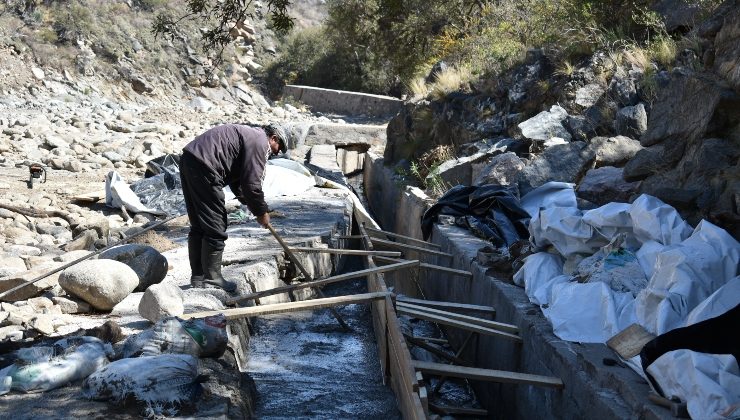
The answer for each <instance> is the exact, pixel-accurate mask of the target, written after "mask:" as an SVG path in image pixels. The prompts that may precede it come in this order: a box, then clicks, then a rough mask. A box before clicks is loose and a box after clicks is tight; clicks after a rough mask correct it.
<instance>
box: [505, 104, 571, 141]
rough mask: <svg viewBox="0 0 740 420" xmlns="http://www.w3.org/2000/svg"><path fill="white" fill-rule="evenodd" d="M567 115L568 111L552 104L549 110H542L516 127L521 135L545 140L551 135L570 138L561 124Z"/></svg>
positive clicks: (550, 137) (551, 136) (566, 139)
mask: <svg viewBox="0 0 740 420" xmlns="http://www.w3.org/2000/svg"><path fill="white" fill-rule="evenodd" d="M567 117H568V112H567V111H566V110H565V109H564V108H563V107H561V106H558V105H553V106H552V107H551V108H550V111H542V112H540V113H539V114H537V115H535V116H534V117H532V118H530V119H528V120H526V121H524V122H522V123H519V125H518V126H517V127H519V130H520V131H521V134H522V136H523V137H525V138H527V139H530V140H534V141H540V142H545V141H548V140H550V139H552V138H553V137H558V138H561V139H564V140H565V141H570V140H571V135H570V133H569V132H568V130H566V129H565V127H564V126H563V120H565V119H566V118H567Z"/></svg>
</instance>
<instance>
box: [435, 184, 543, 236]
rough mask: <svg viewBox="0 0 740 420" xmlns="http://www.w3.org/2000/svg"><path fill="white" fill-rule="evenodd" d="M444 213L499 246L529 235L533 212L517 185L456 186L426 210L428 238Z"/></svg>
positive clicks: (457, 223)
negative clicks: (521, 200) (526, 207)
mask: <svg viewBox="0 0 740 420" xmlns="http://www.w3.org/2000/svg"><path fill="white" fill-rule="evenodd" d="M440 214H444V215H449V216H454V217H455V218H456V223H455V224H456V225H458V226H461V227H465V228H467V229H469V230H470V231H471V232H473V234H474V235H476V236H478V237H480V238H483V239H486V240H489V241H491V242H492V243H493V244H494V245H496V246H498V247H501V246H506V247H508V246H510V245H511V244H513V243H514V242H516V241H518V240H520V239H524V238H528V237H529V231H528V230H527V226H528V225H529V214H528V213H527V212H526V211H525V210H524V209H523V208H522V207H521V206H520V204H519V194H518V190H517V189H516V187H514V186H503V185H484V186H481V187H468V186H463V185H458V186H455V187H452V188H451V189H450V190H449V191H447V193H445V195H443V196H442V197H441V198H440V199H439V200H438V201H437V203H436V204H434V205H433V206H432V207H431V208H429V210H427V211H426V212H425V213H424V217H422V219H421V231H422V233H423V234H424V239H428V238H429V236H430V235H431V234H432V226H433V225H434V222H435V221H436V220H437V216H438V215H440Z"/></svg>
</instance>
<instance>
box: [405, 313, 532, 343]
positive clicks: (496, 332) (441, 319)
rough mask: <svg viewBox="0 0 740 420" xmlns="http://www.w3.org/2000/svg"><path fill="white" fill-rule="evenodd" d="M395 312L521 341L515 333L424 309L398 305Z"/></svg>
mask: <svg viewBox="0 0 740 420" xmlns="http://www.w3.org/2000/svg"><path fill="white" fill-rule="evenodd" d="M396 312H398V313H399V314H401V315H409V316H411V317H414V318H418V319H424V320H427V321H432V322H436V323H438V324H442V325H448V326H450V327H456V328H460V329H463V330H467V331H474V332H477V333H481V334H486V335H490V336H496V337H502V338H508V339H509V340H513V341H514V342H517V343H521V342H522V338H521V337H519V336H518V335H515V334H511V333H508V332H504V331H500V330H494V329H491V328H486V327H483V326H480V325H476V324H470V323H467V322H463V321H457V320H454V319H450V318H447V317H444V316H439V315H434V314H431V313H429V312H426V311H416V310H413V309H409V308H407V307H403V306H400V305H399V306H398V307H397V309H396Z"/></svg>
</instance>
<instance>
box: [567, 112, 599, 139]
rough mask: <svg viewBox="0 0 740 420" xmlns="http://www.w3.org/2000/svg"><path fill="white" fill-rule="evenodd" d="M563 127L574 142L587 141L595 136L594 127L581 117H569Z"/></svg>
mask: <svg viewBox="0 0 740 420" xmlns="http://www.w3.org/2000/svg"><path fill="white" fill-rule="evenodd" d="M564 125H565V128H566V129H567V130H568V132H569V133H570V134H571V136H573V140H575V141H588V139H590V138H591V137H594V136H595V135H596V130H595V127H594V126H593V125H592V124H591V122H590V121H588V120H587V119H586V117H583V116H581V115H569V116H568V118H566V119H565V124H564Z"/></svg>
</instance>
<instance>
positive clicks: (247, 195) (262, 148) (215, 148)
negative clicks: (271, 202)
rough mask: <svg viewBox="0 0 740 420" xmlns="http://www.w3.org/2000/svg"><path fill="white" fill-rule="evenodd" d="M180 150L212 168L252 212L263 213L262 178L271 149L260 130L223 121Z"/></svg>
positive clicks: (264, 206) (264, 204)
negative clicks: (222, 123) (223, 122)
mask: <svg viewBox="0 0 740 420" xmlns="http://www.w3.org/2000/svg"><path fill="white" fill-rule="evenodd" d="M183 150H184V151H186V152H189V153H190V154H192V155H193V156H195V158H197V159H198V160H199V161H201V162H202V163H203V164H204V165H206V166H207V167H208V168H210V169H212V170H213V172H214V173H215V174H216V175H218V176H219V177H220V179H221V180H222V181H223V182H224V185H228V186H229V187H231V191H232V192H233V193H234V194H235V195H236V196H237V197H239V201H241V202H243V203H244V204H246V205H247V207H248V208H249V211H251V212H252V213H253V214H254V215H256V216H261V215H263V214H265V213H267V211H268V209H267V203H265V194H264V193H263V192H262V180H263V179H264V177H265V165H266V164H267V159H268V157H269V156H270V153H271V151H270V143H269V140H268V138H267V135H266V134H265V131H264V130H262V129H261V128H254V127H250V126H247V125H238V124H224V125H220V126H217V127H214V128H212V129H210V130H208V131H206V132H205V133H203V134H201V135H200V136H198V137H196V138H195V140H193V141H191V142H190V143H188V145H187V146H185V148H184V149H183Z"/></svg>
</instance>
